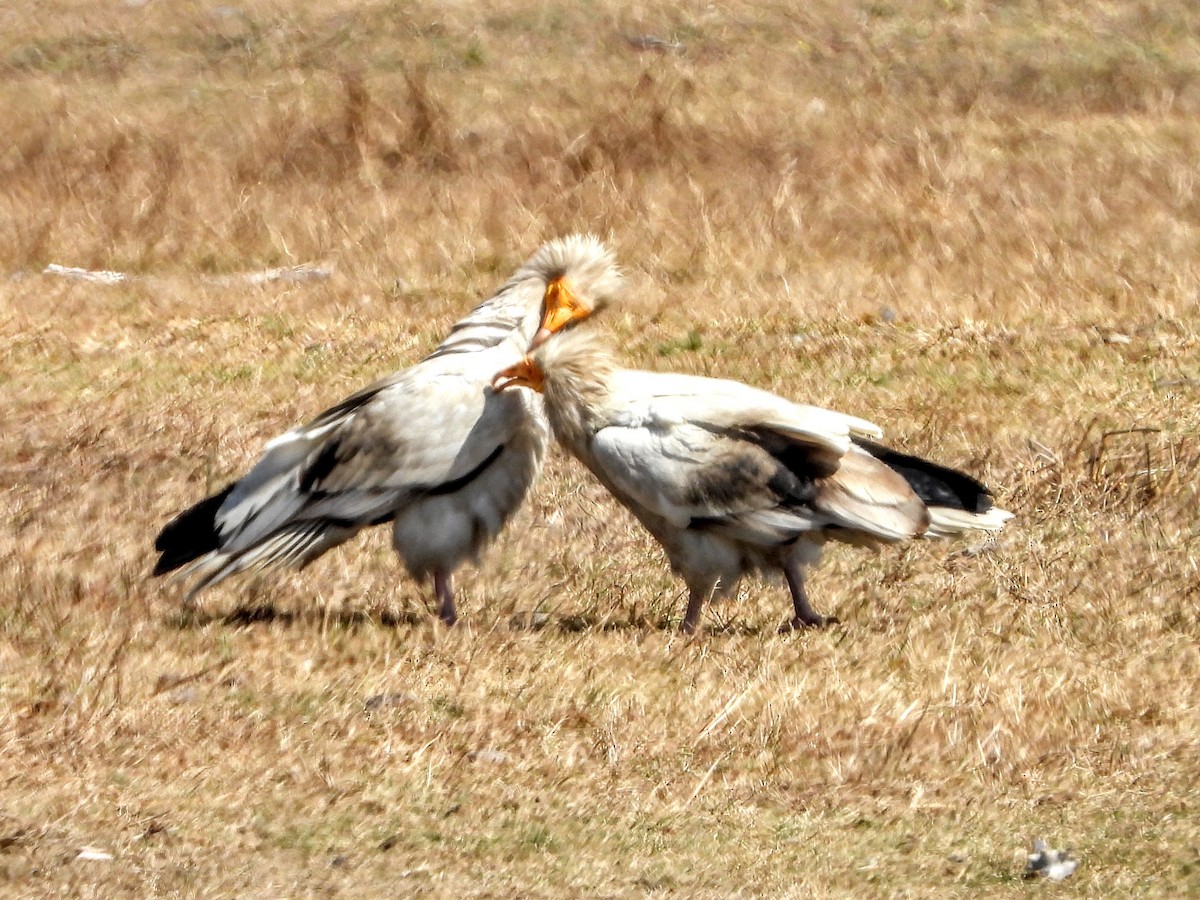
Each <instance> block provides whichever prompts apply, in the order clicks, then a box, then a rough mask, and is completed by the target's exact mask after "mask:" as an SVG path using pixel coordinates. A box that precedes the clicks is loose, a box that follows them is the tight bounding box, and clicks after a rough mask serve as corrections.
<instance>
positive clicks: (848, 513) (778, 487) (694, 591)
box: [494, 333, 1012, 633]
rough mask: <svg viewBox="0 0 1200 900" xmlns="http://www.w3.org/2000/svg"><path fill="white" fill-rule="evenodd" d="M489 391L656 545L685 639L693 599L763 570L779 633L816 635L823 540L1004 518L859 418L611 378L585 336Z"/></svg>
mask: <svg viewBox="0 0 1200 900" xmlns="http://www.w3.org/2000/svg"><path fill="white" fill-rule="evenodd" d="M494 384H495V386H496V389H497V390H498V391H501V392H503V391H505V389H506V388H510V387H515V386H524V387H528V388H532V389H533V390H534V391H538V392H540V393H541V394H542V396H543V398H544V399H545V403H546V413H547V416H548V417H549V420H550V426H551V428H552V429H553V431H554V435H555V437H556V438H557V439H558V440H559V442H560V443H562V444H563V445H565V446H566V448H567V449H568V450H569V451H570V452H571V453H572V454H573V455H574V456H576V457H578V458H579V460H580V461H581V462H582V463H583V464H584V465H585V466H587V467H588V468H589V469H590V470H591V471H592V473H593V474H595V476H596V477H597V478H598V479H599V480H600V481H601V483H603V484H604V486H605V487H606V488H608V490H609V491H611V492H612V494H613V495H614V496H615V497H616V498H617V500H619V501H620V502H621V503H622V504H623V505H624V506H626V507H627V508H628V509H629V510H630V511H631V512H632V513H633V514H634V515H635V516H636V517H637V518H638V520H639V521H641V523H642V524H643V525H644V526H645V527H646V528H647V530H649V532H650V533H651V534H652V535H653V536H654V537H655V538H656V539H657V540H658V542H659V543H661V544H662V545H663V547H664V548H665V550H666V552H667V556H668V558H669V559H670V562H671V567H672V569H674V570H675V571H676V572H678V573H679V574H681V575H682V576H683V578H684V581H686V582H687V586H688V591H689V596H688V607H687V614H686V616H685V617H684V620H683V630H684V631H685V632H688V633H690V632H693V631H694V630H695V628H696V625H697V624H698V622H699V619H700V613H701V611H702V609H703V606H704V602H705V600H707V599H709V598H710V597H713V598H715V597H719V596H723V595H727V594H729V593H731V592H732V591H733V590H734V589H735V588H736V587H737V585H738V582H739V581H740V580H741V578H742V576H743V575H744V574H747V573H752V572H756V571H764V572H769V571H771V570H776V569H778V570H782V572H783V574H784V577H785V578H786V579H787V584H788V587H789V589H790V590H791V594H792V605H793V608H794V610H795V617H794V618H793V619H792V620H791V623H790V627H792V628H800V627H804V626H818V625H823V624H825V623H826V621H827V620H826V619H825V618H824V617H822V616H820V615H818V614H817V613H816V612H815V611H814V610H813V608H812V606H810V605H809V602H808V597H807V594H806V592H805V588H804V570H805V567H806V566H809V565H812V564H815V563H816V562H818V561H819V559H820V556H821V548H822V545H823V544H824V542H825V541H826V540H830V539H833V540H840V541H845V542H849V543H852V544H861V545H875V544H880V543H892V542H896V541H903V540H906V539H909V538H914V537H918V536H927V537H936V536H943V535H953V534H960V533H964V532H969V531H998V530H999V529H1000V528H1002V527H1003V525H1004V523H1005V522H1006V521H1007V520H1008V519H1010V518H1012V514H1011V513H1009V512H1006V511H1005V510H1002V509H999V508H998V507H995V506H993V505H992V498H991V495H990V494H989V493H988V490H987V488H985V487H984V486H983V485H982V484H980V483H979V482H978V481H976V480H975V479H973V478H971V477H970V476H968V475H965V474H963V473H961V472H956V471H955V470H953V469H949V468H946V467H945V466H940V465H937V464H936V463H932V462H929V461H927V460H924V459H921V458H919V457H916V456H908V455H906V454H903V453H898V452H896V451H895V450H890V449H888V448H887V447H884V446H882V445H880V444H877V443H875V439H876V438H879V437H882V432H881V431H880V429H879V428H878V427H877V426H875V425H873V424H871V423H870V422H867V421H864V420H863V419H858V418H855V417H853V416H847V415H843V414H841V413H837V412H831V411H830V410H826V409H819V408H817V407H813V406H801V405H798V404H795V403H792V402H790V401H788V400H785V399H783V398H782V397H778V396H775V395H774V394H770V393H767V392H766V391H761V390H757V389H755V388H752V387H748V386H746V385H744V384H739V383H737V382H734V381H725V380H722V379H716V378H702V377H696V376H690V375H679V374H668V373H660V372H639V371H633V370H630V369H622V368H619V367H618V366H617V365H616V363H615V361H614V359H613V357H612V355H611V353H610V352H609V350H608V349H607V348H606V347H605V346H604V345H603V344H602V343H600V342H599V341H598V340H597V339H596V338H595V337H593V336H591V335H589V334H586V333H582V334H580V333H575V334H570V335H564V336H562V337H559V338H556V339H555V340H554V341H551V342H549V343H547V344H545V345H544V346H542V347H541V348H540V349H538V350H536V351H535V352H533V353H532V354H531V355H530V356H528V357H526V358H525V359H524V360H522V361H520V362H518V363H516V364H514V365H512V366H510V367H508V368H506V369H504V370H503V371H501V372H499V373H498V374H497V375H496V380H495V382H494Z"/></svg>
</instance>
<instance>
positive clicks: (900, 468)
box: [853, 437, 1013, 537]
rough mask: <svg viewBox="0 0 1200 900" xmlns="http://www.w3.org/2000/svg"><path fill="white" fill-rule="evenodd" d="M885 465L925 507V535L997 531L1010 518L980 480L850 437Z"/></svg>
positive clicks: (941, 535) (1010, 514)
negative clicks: (928, 519)
mask: <svg viewBox="0 0 1200 900" xmlns="http://www.w3.org/2000/svg"><path fill="white" fill-rule="evenodd" d="M853 440H854V443H855V444H857V445H858V446H859V447H861V448H862V449H864V450H866V451H867V452H868V453H870V454H871V455H872V456H874V457H875V458H876V459H878V460H879V461H880V462H881V463H883V464H884V465H886V466H887V467H888V468H890V469H892V470H893V471H895V472H897V473H899V474H900V475H902V476H903V477H904V480H905V481H907V482H908V486H909V487H911V488H912V489H913V493H915V494H916V495H917V496H918V497H920V498H921V500H922V501H923V502H924V503H925V505H926V506H927V507H928V508H929V518H930V522H929V529H928V531H927V532H926V536H927V537H948V536H950V535H954V534H963V533H965V532H968V531H999V530H1000V529H1001V528H1003V527H1004V523H1005V522H1007V521H1008V520H1009V519H1011V518H1012V517H1013V514H1012V513H1010V512H1009V511H1008V510H1005V509H1000V508H999V507H998V506H996V505H995V504H994V503H993V502H992V494H991V492H990V491H989V490H988V489H987V487H986V486H985V485H984V484H983V483H982V482H980V481H977V480H975V479H974V478H972V477H971V476H970V475H967V474H966V473H964V472H959V471H958V470H957V469H951V468H950V467H948V466H941V465H938V464H937V463H934V462H930V461H929V460H927V459H922V458H921V457H919V456H910V455H909V454H907V453H900V452H898V451H896V450H892V449H890V448H888V447H885V446H883V445H882V444H876V443H875V442H874V441H868V440H866V439H864V438H858V437H856V438H853Z"/></svg>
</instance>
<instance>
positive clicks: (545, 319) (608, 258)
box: [525, 234, 623, 350]
mask: <svg viewBox="0 0 1200 900" xmlns="http://www.w3.org/2000/svg"><path fill="white" fill-rule="evenodd" d="M525 268H526V269H527V270H532V274H534V275H536V276H537V277H538V278H540V279H541V280H542V281H543V282H544V283H545V285H546V288H545V293H544V294H543V299H542V322H541V327H540V328H539V329H538V331H537V334H535V335H534V337H533V341H532V343H531V344H530V345H529V349H530V350H534V349H535V348H537V347H540V346H541V345H542V344H544V343H545V342H546V341H547V340H549V339H550V336H551V335H553V334H556V333H557V332H559V331H562V330H563V329H564V328H567V327H569V326H570V325H573V324H574V323H576V322H580V321H582V320H584V319H586V318H587V317H588V316H590V315H591V314H592V313H594V312H596V311H598V310H600V309H603V308H604V307H605V306H606V305H607V304H608V303H609V302H610V301H612V300H614V299H616V297H617V296H618V295H619V294H620V292H621V286H622V282H623V279H622V277H621V272H620V270H619V269H618V268H617V264H616V261H615V260H614V259H613V254H612V252H611V251H610V250H609V249H608V248H607V247H605V246H604V244H603V243H601V241H600V239H599V238H597V237H594V236H592V235H581V234H572V235H567V236H566V237H562V238H557V239H556V240H553V241H550V242H548V243H546V244H544V245H543V246H542V248H541V249H540V250H538V252H537V253H535V254H534V255H533V257H532V258H531V259H530V260H529V262H528V263H526V264H525Z"/></svg>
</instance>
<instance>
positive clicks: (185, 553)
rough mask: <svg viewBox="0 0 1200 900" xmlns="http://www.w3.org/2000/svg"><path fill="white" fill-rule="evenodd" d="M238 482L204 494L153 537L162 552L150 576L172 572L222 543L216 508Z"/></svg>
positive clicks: (155, 544)
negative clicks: (206, 494)
mask: <svg viewBox="0 0 1200 900" xmlns="http://www.w3.org/2000/svg"><path fill="white" fill-rule="evenodd" d="M236 484H237V482H234V483H233V484H229V485H226V487H225V488H224V490H222V491H220V492H219V493H216V494H213V495H212V496H211V497H205V498H204V499H203V500H201V501H200V502H199V503H197V504H195V505H194V506H192V507H190V508H188V509H186V510H184V511H183V512H181V513H180V514H179V515H177V516H176V517H175V518H174V519H172V520H171V521H170V522H168V523H167V524H166V525H165V526H164V527H163V530H162V531H160V532H159V533H158V537H157V538H155V539H154V549H155V550H157V551H158V552H159V554H161V555H160V556H159V558H158V562H156V563H155V565H154V571H153V572H151V573H150V575H151V577H157V576H159V575H165V574H167V573H168V572H172V571H174V570H175V569H178V568H179V567H180V566H183V565H186V564H187V563H190V562H191V561H192V560H194V559H199V558H200V557H201V556H203V555H204V554H206V553H210V552H212V551H213V550H216V549H217V548H218V547H219V546H220V542H221V539H220V535H218V534H217V511H218V510H219V509H220V508H221V504H222V503H224V502H225V498H226V497H228V496H229V494H230V492H231V491H233V489H234V487H235V485H236Z"/></svg>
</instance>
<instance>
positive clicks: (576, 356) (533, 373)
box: [492, 330, 617, 434]
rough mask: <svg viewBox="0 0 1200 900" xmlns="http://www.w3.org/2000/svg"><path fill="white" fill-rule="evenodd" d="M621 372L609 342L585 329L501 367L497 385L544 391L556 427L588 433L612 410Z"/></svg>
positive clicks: (565, 430)
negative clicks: (616, 379) (614, 380)
mask: <svg viewBox="0 0 1200 900" xmlns="http://www.w3.org/2000/svg"><path fill="white" fill-rule="evenodd" d="M616 371H617V363H616V360H615V359H614V358H613V355H612V351H611V350H610V349H609V348H608V345H607V344H605V343H604V341H603V340H602V339H601V338H600V336H599V335H597V334H596V333H595V332H592V331H590V330H584V331H579V332H572V333H571V334H566V335H563V336H562V337H560V338H556V339H555V340H553V341H550V342H549V343H547V344H545V345H543V346H541V347H538V348H537V349H536V350H533V351H531V352H530V353H529V354H528V355H526V356H525V358H524V359H522V360H521V361H520V362H519V363H517V364H515V365H512V366H509V367H508V368H507V369H503V370H502V371H500V372H497V373H496V377H495V378H494V379H493V380H492V388H493V389H494V390H496V391H503V390H505V389H507V388H512V387H525V388H529V389H530V390H534V391H537V392H538V393H540V394H544V395H545V397H546V406H547V409H546V411H547V413H549V415H550V421H551V424H553V425H554V426H555V432H556V433H560V432H561V433H564V434H584V433H588V432H590V431H591V430H592V427H593V426H596V425H598V424H599V423H601V422H602V421H603V420H604V419H605V418H606V416H607V415H608V414H609V413H611V412H613V411H612V410H610V409H609V408H608V407H609V399H610V391H611V382H612V378H613V375H614V373H615V372H616Z"/></svg>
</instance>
